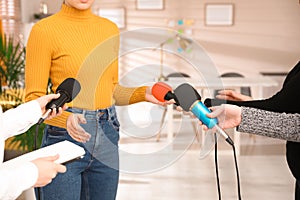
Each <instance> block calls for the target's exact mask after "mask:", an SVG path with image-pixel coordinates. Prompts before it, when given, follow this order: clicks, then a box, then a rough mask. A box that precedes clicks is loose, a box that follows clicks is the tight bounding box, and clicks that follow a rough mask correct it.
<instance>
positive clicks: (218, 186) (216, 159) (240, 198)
mask: <svg viewBox="0 0 300 200" xmlns="http://www.w3.org/2000/svg"><path fill="white" fill-rule="evenodd" d="M214 138H215V168H216V179H217V189H218V196H219V200H221V187H220V179H219V169H218V168H219V167H218V153H217V151H218V145H217V144H218V142H217V135H216V132H215V133H214ZM230 145H231V146H232V150H233V156H234V163H235V171H236V178H237V192H238V200H242V195H241V186H240V176H239V168H238V163H237V156H236V150H235V146H234V144H233V143H232V144H230Z"/></svg>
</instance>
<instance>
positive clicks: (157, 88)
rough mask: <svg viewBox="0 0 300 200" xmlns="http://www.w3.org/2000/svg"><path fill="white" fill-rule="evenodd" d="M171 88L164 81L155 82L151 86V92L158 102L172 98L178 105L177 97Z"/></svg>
mask: <svg viewBox="0 0 300 200" xmlns="http://www.w3.org/2000/svg"><path fill="white" fill-rule="evenodd" d="M172 90H173V89H172V87H171V86H169V85H168V84H166V83H164V82H157V83H155V84H154V85H153V86H152V90H151V93H152V95H153V96H154V97H155V98H156V99H157V100H159V101H160V102H164V101H168V100H171V99H174V100H175V102H176V103H175V105H179V104H178V100H177V97H176V96H175V94H174V93H173V92H172Z"/></svg>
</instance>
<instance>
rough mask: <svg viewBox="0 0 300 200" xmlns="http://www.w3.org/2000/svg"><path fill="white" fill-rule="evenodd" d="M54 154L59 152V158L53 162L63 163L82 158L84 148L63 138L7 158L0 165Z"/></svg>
mask: <svg viewBox="0 0 300 200" xmlns="http://www.w3.org/2000/svg"><path fill="white" fill-rule="evenodd" d="M56 154H59V158H58V159H57V160H56V161H55V163H60V164H64V163H67V162H70V161H72V160H74V159H80V158H82V157H83V156H84V154H85V150H84V149H83V148H82V147H80V146H78V145H76V144H74V143H72V142H69V141H67V140H65V141H62V142H58V143H55V144H53V145H49V146H46V147H43V148H40V149H38V150H35V151H32V152H29V153H26V154H23V155H21V156H18V157H16V158H13V159H11V160H8V161H6V162H4V163H2V164H1V167H15V166H18V165H20V164H22V163H24V162H28V161H32V160H35V159H37V158H41V157H47V156H54V155H56Z"/></svg>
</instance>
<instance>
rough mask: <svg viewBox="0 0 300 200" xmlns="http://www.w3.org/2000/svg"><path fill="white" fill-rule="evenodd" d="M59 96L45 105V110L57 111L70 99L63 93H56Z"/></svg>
mask: <svg viewBox="0 0 300 200" xmlns="http://www.w3.org/2000/svg"><path fill="white" fill-rule="evenodd" d="M58 93H59V94H60V96H59V97H58V98H57V99H53V100H51V101H50V102H49V103H48V104H47V105H46V109H55V108H56V109H57V108H59V107H61V106H63V105H64V104H65V103H66V102H69V101H70V97H69V95H68V94H66V92H64V91H59V92H58Z"/></svg>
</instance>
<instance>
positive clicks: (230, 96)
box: [216, 90, 253, 101]
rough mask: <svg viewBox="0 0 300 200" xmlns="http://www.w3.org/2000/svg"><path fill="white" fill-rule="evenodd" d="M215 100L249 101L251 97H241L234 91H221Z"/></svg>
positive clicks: (241, 95)
mask: <svg viewBox="0 0 300 200" xmlns="http://www.w3.org/2000/svg"><path fill="white" fill-rule="evenodd" d="M216 98H217V99H224V100H231V101H251V100H253V99H252V97H250V96H247V95H243V94H241V93H238V92H236V91H234V90H221V91H219V92H218V95H217V96H216Z"/></svg>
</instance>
